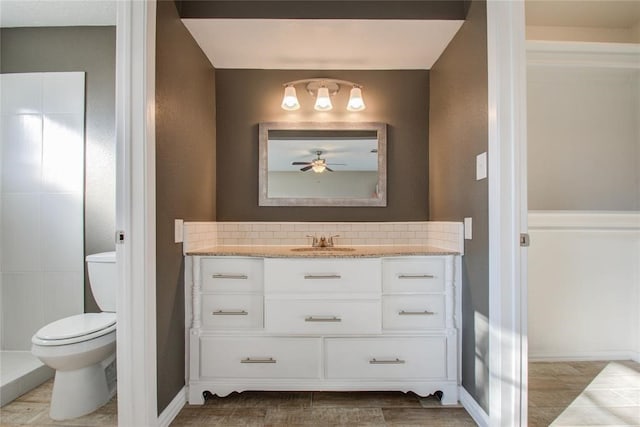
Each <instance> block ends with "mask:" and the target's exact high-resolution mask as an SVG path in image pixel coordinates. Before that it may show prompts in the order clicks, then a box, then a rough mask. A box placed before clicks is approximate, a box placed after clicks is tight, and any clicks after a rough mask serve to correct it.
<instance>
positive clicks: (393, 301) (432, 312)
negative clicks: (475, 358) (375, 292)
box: [382, 294, 446, 330]
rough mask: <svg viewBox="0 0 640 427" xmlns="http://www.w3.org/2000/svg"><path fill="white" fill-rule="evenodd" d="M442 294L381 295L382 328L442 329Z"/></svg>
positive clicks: (443, 315) (443, 324) (444, 313)
mask: <svg viewBox="0 0 640 427" xmlns="http://www.w3.org/2000/svg"><path fill="white" fill-rule="evenodd" d="M445 318H446V312H445V302H444V295H437V294H436V295H386V296H384V297H382V328H383V329H387V330H442V329H444V327H445Z"/></svg>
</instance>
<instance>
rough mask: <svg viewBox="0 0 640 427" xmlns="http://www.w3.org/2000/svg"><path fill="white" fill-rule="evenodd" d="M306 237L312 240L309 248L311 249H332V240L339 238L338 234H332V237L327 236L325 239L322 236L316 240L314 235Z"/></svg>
mask: <svg viewBox="0 0 640 427" xmlns="http://www.w3.org/2000/svg"><path fill="white" fill-rule="evenodd" d="M307 237H311V238H312V239H313V240H312V241H311V247H313V248H332V247H333V245H334V242H333V238H334V237H340V235H339V234H334V235H333V236H329V238H328V239H327V238H326V237H324V235H322V236H320V238H319V239H318V238H317V237H316V236H315V235H311V234H307Z"/></svg>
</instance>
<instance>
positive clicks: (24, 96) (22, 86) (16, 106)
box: [0, 73, 43, 114]
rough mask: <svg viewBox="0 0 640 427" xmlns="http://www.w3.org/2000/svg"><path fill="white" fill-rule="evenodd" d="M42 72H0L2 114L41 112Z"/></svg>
mask: <svg viewBox="0 0 640 427" xmlns="http://www.w3.org/2000/svg"><path fill="white" fill-rule="evenodd" d="M42 75H43V74H42V73H19V74H13V73H9V74H0V93H1V94H2V97H1V98H2V101H1V103H0V108H1V111H2V114H34V113H41V112H42Z"/></svg>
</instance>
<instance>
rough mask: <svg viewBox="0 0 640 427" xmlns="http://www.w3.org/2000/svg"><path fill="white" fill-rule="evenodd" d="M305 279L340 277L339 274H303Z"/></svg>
mask: <svg viewBox="0 0 640 427" xmlns="http://www.w3.org/2000/svg"><path fill="white" fill-rule="evenodd" d="M304 278H305V279H341V278H342V276H340V275H339V274H305V275H304Z"/></svg>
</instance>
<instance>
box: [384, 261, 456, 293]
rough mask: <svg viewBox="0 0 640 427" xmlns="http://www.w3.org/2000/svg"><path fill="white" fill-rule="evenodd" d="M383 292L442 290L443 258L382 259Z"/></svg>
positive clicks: (443, 280)
mask: <svg viewBox="0 0 640 427" xmlns="http://www.w3.org/2000/svg"><path fill="white" fill-rule="evenodd" d="M382 283H383V284H384V285H383V292H385V293H404V292H407V293H411V292H444V285H445V260H444V259H443V258H414V259H390V260H383V261H382Z"/></svg>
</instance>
